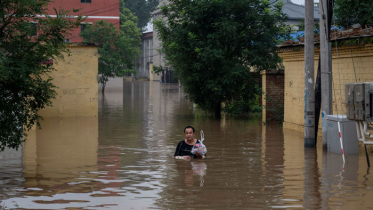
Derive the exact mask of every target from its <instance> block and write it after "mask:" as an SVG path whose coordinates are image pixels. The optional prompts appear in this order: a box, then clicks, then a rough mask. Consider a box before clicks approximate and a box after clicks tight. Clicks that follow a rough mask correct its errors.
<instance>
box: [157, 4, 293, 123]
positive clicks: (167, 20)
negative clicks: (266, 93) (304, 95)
mask: <svg viewBox="0 0 373 210" xmlns="http://www.w3.org/2000/svg"><path fill="white" fill-rule="evenodd" d="M282 5H283V3H282V2H276V3H270V2H269V1H266V0H214V1H211V0H170V1H169V4H167V5H164V6H162V7H161V9H162V14H163V19H159V20H157V21H155V25H156V29H155V30H157V31H158V32H159V34H160V38H161V41H162V51H163V52H164V53H165V55H166V59H167V61H168V64H169V65H171V66H172V67H173V68H174V69H175V71H176V73H177V75H178V78H179V80H180V82H181V84H182V85H183V87H184V90H185V92H186V93H187V94H188V96H189V97H190V99H191V100H192V101H193V102H194V103H196V104H198V105H199V106H200V107H201V108H202V109H204V110H206V111H209V112H212V113H215V116H217V117H219V116H220V110H221V104H222V103H224V104H226V105H227V104H230V103H232V102H233V101H235V100H239V99H240V98H241V96H242V95H243V93H244V92H248V91H249V92H250V91H251V89H252V91H253V92H254V88H255V85H254V84H256V81H255V79H254V77H252V74H253V73H252V72H258V71H259V70H267V69H279V68H282V65H281V58H280V57H279V56H278V55H277V53H276V44H277V43H279V42H280V41H281V40H283V39H284V38H285V37H287V38H288V35H289V30H288V28H287V27H286V26H285V24H284V21H285V20H286V19H287V17H286V15H285V14H284V13H282V12H281V8H282Z"/></svg>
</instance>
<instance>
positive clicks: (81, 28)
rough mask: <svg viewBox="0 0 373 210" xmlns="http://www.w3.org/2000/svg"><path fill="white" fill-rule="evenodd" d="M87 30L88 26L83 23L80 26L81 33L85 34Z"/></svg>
mask: <svg viewBox="0 0 373 210" xmlns="http://www.w3.org/2000/svg"><path fill="white" fill-rule="evenodd" d="M86 28H87V24H85V23H82V24H80V32H83V31H84V30H85V29H86Z"/></svg>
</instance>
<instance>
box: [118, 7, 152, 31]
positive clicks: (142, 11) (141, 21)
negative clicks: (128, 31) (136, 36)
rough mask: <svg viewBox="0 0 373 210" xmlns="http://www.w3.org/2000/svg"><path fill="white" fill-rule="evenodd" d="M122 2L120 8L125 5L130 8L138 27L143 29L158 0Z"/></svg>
mask: <svg viewBox="0 0 373 210" xmlns="http://www.w3.org/2000/svg"><path fill="white" fill-rule="evenodd" d="M124 3H125V4H122V5H121V8H123V7H126V8H128V9H129V10H131V12H132V13H133V14H134V15H135V16H137V18H138V27H139V28H140V29H141V31H144V30H145V27H146V25H147V24H148V22H149V20H150V18H151V14H152V12H153V11H154V10H155V8H156V7H157V6H158V4H159V0H124Z"/></svg>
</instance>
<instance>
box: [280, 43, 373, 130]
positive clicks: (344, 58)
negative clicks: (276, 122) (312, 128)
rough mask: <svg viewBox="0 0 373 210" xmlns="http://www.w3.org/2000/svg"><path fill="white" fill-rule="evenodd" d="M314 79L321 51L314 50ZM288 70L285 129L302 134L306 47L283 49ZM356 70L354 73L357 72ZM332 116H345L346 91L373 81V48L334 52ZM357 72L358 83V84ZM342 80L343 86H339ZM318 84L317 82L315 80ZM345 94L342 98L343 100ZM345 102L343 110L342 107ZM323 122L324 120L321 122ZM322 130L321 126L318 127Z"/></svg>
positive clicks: (365, 47) (358, 46)
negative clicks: (356, 84)
mask: <svg viewBox="0 0 373 210" xmlns="http://www.w3.org/2000/svg"><path fill="white" fill-rule="evenodd" d="M315 47H316V48H315V78H316V73H317V67H318V58H319V49H318V46H315ZM279 55H280V56H281V57H282V58H283V61H284V66H285V83H284V86H285V102H284V105H285V107H284V128H289V129H295V130H299V131H303V123H304V51H303V46H289V47H281V48H280V49H279ZM354 69H355V70H354ZM332 71H333V77H334V79H333V83H334V89H333V91H332V94H333V113H334V114H337V113H339V114H342V113H343V114H346V106H345V97H344V94H345V92H344V91H345V87H344V85H345V84H347V83H352V82H355V81H357V82H372V81H373V44H362V45H355V46H340V47H338V48H336V47H333V49H332ZM355 72H356V80H355ZM339 80H340V82H339ZM314 81H315V80H314ZM341 94H342V96H341ZM341 102H342V106H341ZM320 122H321V118H320ZM319 128H321V123H320V125H319Z"/></svg>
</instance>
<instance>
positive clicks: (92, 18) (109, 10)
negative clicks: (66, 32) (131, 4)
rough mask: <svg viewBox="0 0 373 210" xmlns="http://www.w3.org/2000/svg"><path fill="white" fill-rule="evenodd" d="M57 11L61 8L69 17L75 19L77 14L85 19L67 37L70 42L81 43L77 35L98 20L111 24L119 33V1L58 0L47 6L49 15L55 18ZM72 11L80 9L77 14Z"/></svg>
mask: <svg viewBox="0 0 373 210" xmlns="http://www.w3.org/2000/svg"><path fill="white" fill-rule="evenodd" d="M53 8H56V9H57V10H58V9H59V8H63V9H64V10H70V15H72V17H73V18H74V17H75V18H76V17H78V15H79V14H81V15H83V16H85V17H86V19H85V20H84V22H82V23H81V25H80V27H79V28H76V29H74V30H73V31H72V32H71V36H69V40H70V41H71V42H81V41H82V38H81V37H80V36H79V33H80V32H81V31H82V30H84V28H85V27H86V25H87V24H90V25H92V24H93V23H94V22H96V21H99V20H106V21H108V22H109V23H113V24H114V25H115V26H116V27H117V30H118V31H119V0H58V1H51V2H50V3H49V5H48V9H49V12H48V13H49V15H50V16H51V17H53V16H55V15H56V13H55V11H54V9H53ZM73 9H80V11H79V12H78V13H73Z"/></svg>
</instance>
